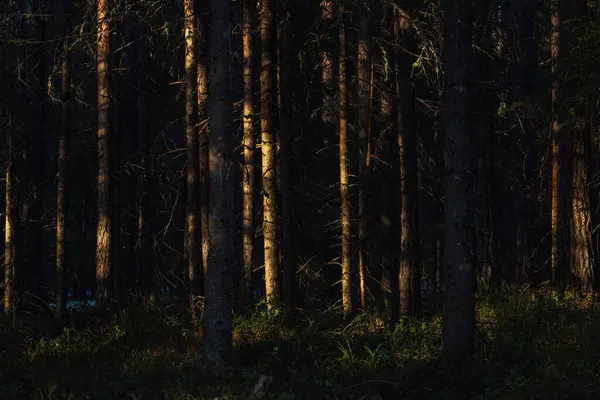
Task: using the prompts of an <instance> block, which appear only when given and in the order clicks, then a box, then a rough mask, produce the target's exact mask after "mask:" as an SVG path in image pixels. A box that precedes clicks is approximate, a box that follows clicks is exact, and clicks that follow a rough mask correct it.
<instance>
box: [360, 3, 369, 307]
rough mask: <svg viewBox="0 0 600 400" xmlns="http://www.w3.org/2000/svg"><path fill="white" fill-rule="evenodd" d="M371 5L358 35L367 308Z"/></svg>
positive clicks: (362, 252)
mask: <svg viewBox="0 0 600 400" xmlns="http://www.w3.org/2000/svg"><path fill="white" fill-rule="evenodd" d="M372 11H373V10H371V4H370V1H367V0H363V1H362V2H361V9H360V29H359V32H358V70H357V79H358V136H359V139H360V141H359V143H360V153H361V160H360V161H359V170H358V274H359V290H360V306H361V308H362V309H363V310H366V308H367V301H366V287H365V279H366V278H365V275H366V268H367V266H366V264H367V254H366V253H367V251H366V249H367V235H368V232H367V227H368V221H367V219H368V217H367V213H368V211H369V204H368V191H369V181H370V176H371V154H370V146H369V140H370V138H369V124H370V117H371V111H370V109H369V106H370V104H369V93H370V82H369V81H370V79H369V77H370V69H371V68H370V61H371V54H370V51H371V49H370V47H371V37H370V35H371V32H370V28H369V15H370V13H371V12H372Z"/></svg>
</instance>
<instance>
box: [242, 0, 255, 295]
mask: <svg viewBox="0 0 600 400" xmlns="http://www.w3.org/2000/svg"><path fill="white" fill-rule="evenodd" d="M243 1H244V3H243V7H244V10H243V26H242V35H243V38H242V41H243V57H244V67H243V74H244V108H243V123H244V137H243V147H244V170H243V178H242V179H243V181H242V190H243V200H242V201H243V215H242V218H243V222H242V223H243V227H242V229H243V232H242V241H243V244H242V246H243V263H244V279H243V292H244V293H245V295H246V296H247V297H250V296H251V295H252V272H253V270H254V170H255V167H254V151H255V133H254V99H253V97H254V90H253V82H254V80H253V75H252V73H253V68H252V67H253V57H252V54H253V53H252V50H253V46H252V35H253V34H252V29H253V27H252V25H253V11H254V7H252V4H253V3H254V2H253V0H243Z"/></svg>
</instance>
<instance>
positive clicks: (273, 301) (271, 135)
mask: <svg viewBox="0 0 600 400" xmlns="http://www.w3.org/2000/svg"><path fill="white" fill-rule="evenodd" d="M272 2H273V0H264V1H262V2H261V11H260V41H261V71H260V121H261V124H260V125H261V150H262V174H263V235H264V250H265V284H266V296H267V307H268V308H269V309H273V308H277V307H279V306H280V305H281V293H280V283H279V245H278V243H279V242H278V237H277V234H278V232H277V231H278V229H277V227H278V210H277V196H278V193H277V163H276V153H277V146H276V142H277V140H276V133H275V130H274V127H273V114H274V103H273V100H274V99H273V88H274V82H275V75H274V70H273V68H274V67H273V50H274V46H273V29H274V25H273V14H274V10H273V8H274V7H273V4H272Z"/></svg>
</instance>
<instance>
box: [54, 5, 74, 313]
mask: <svg viewBox="0 0 600 400" xmlns="http://www.w3.org/2000/svg"><path fill="white" fill-rule="evenodd" d="M65 4H67V6H66V7H65V11H66V13H67V14H69V13H70V10H71V7H69V5H68V2H65ZM65 32H66V34H67V35H68V34H70V33H71V16H70V15H67V17H66V27H65ZM61 108H62V121H61V127H60V131H59V137H58V159H57V161H56V163H57V174H56V316H57V318H58V319H59V320H61V319H62V318H63V317H64V316H65V314H66V312H67V291H68V276H69V274H68V269H67V260H66V254H67V252H66V246H67V225H66V223H67V211H68V210H67V199H68V192H67V188H68V185H67V161H68V151H69V146H68V138H69V131H70V125H71V49H70V43H69V41H68V40H66V39H65V43H64V46H63V54H62V83H61Z"/></svg>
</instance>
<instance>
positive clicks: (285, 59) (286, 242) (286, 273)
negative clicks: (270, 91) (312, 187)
mask: <svg viewBox="0 0 600 400" xmlns="http://www.w3.org/2000/svg"><path fill="white" fill-rule="evenodd" d="M282 12H283V15H282V20H283V21H284V22H283V26H282V27H281V41H280V43H279V52H280V53H279V54H280V56H281V60H282V62H281V65H280V66H279V70H280V82H281V84H280V90H279V92H280V96H281V99H280V100H281V103H280V114H279V117H280V129H281V135H280V137H281V149H280V151H279V154H280V174H281V175H280V182H281V217H282V250H283V257H282V264H283V265H282V267H283V299H284V304H285V306H286V307H287V308H288V309H290V310H295V309H296V299H297V297H296V296H297V282H296V248H295V237H296V235H295V222H294V220H295V218H294V174H293V170H294V149H293V144H294V137H295V127H294V122H293V118H294V115H293V102H294V94H295V93H296V85H295V81H294V77H295V76H298V75H299V70H298V68H297V62H298V59H297V57H296V54H295V47H294V46H295V43H294V41H293V31H292V30H293V24H294V23H293V18H294V12H295V10H294V9H293V8H292V7H291V6H290V8H289V9H287V10H283V11H282Z"/></svg>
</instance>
